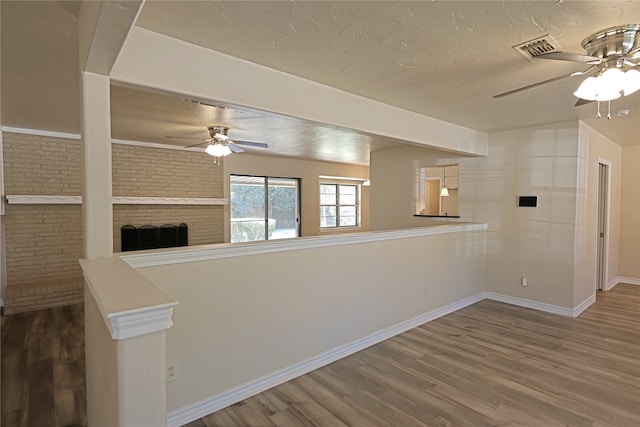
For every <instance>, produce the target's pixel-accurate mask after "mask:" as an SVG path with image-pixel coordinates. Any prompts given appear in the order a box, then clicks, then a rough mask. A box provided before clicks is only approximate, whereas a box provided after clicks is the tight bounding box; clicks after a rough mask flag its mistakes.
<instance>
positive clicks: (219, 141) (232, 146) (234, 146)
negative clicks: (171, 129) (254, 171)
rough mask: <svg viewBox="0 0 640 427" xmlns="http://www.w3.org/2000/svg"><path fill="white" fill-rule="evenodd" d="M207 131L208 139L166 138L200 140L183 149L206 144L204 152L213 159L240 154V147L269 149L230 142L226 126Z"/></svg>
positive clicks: (265, 146)
mask: <svg viewBox="0 0 640 427" xmlns="http://www.w3.org/2000/svg"><path fill="white" fill-rule="evenodd" d="M207 129H208V130H209V135H210V138H192V137H184V136H167V137H166V138H177V139H198V140H201V141H203V142H199V143H197V144H192V145H187V146H186V147H185V148H191V147H198V146H200V145H205V144H207V147H206V148H205V150H204V151H205V152H206V153H207V154H210V155H212V156H214V157H224V156H227V155H229V154H231V153H242V152H244V151H245V150H244V148H242V147H240V145H244V146H246V147H253V148H262V149H267V148H269V145H268V144H266V143H264V142H252V141H236V140H232V139H231V138H229V136H228V135H227V134H228V132H229V128H228V127H226V126H208V127H207Z"/></svg>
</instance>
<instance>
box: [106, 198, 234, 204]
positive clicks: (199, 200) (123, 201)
mask: <svg viewBox="0 0 640 427" xmlns="http://www.w3.org/2000/svg"><path fill="white" fill-rule="evenodd" d="M228 202H229V200H228V199H220V198H209V197H121V196H114V197H113V204H114V205H209V206H215V205H226V204H227V203H228Z"/></svg>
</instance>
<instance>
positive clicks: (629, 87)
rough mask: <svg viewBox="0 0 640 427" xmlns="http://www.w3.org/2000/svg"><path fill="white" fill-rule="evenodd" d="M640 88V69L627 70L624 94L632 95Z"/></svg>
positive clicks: (623, 86)
mask: <svg viewBox="0 0 640 427" xmlns="http://www.w3.org/2000/svg"><path fill="white" fill-rule="evenodd" d="M638 89H640V71H638V70H627V71H626V72H625V73H624V79H623V84H622V91H623V92H624V96H628V95H631V94H632V93H634V92H636V91H637V90H638Z"/></svg>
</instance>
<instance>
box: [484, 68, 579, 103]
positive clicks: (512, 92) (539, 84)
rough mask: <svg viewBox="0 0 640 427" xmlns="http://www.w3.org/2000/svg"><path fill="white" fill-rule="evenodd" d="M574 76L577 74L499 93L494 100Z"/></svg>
mask: <svg viewBox="0 0 640 427" xmlns="http://www.w3.org/2000/svg"><path fill="white" fill-rule="evenodd" d="M573 75H575V73H569V74H563V75H561V76H558V77H554V78H551V79H548V80H543V81H541V82H538V83H533V84H530V85H527V86H523V87H519V88H518V89H513V90H510V91H508V92H504V93H499V94H498V95H493V97H494V98H502V97H503V96H507V95H513V94H514V93H518V92H522V91H524V90H527V89H533V88H534V87H538V86H542V85H546V84H547V83H553V82H557V81H558V80H563V79H566V78H568V77H571V76H573Z"/></svg>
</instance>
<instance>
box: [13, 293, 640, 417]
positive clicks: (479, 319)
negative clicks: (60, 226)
mask: <svg viewBox="0 0 640 427" xmlns="http://www.w3.org/2000/svg"><path fill="white" fill-rule="evenodd" d="M84 399H85V398H84V332H83V312H82V305H75V306H67V307H60V308H55V309H48V310H40V311H36V312H31V313H22V314H16V315H12V316H3V318H2V417H1V418H2V426H3V427H14V426H16V427H22V426H29V427H31V426H36V427H40V426H47V427H48V426H60V427H63V426H65V427H73V426H86V413H85V412H86V408H85V401H84ZM345 425H346V426H356V427H359V426H385V427H386V426H393V427H402V426H473V427H480V426H489V425H491V426H541V427H542V426H544V427H553V426H580V427H582V426H615V427H626V426H629V427H631V426H633V427H638V426H640V286H632V285H618V286H616V287H615V288H614V290H612V291H610V292H607V293H598V302H597V303H596V304H594V305H592V306H591V307H590V308H589V309H588V310H587V311H585V312H584V313H583V314H582V315H581V316H580V317H579V318H577V319H570V318H566V317H560V316H555V315H551V314H545V313H541V312H536V311H533V310H527V309H523V308H519V307H515V306H510V305H507V304H502V303H498V302H494V301H482V302H480V303H477V304H474V305H473V306H470V307H467V308H465V309H463V310H459V311H457V312H455V313H452V314H450V315H448V316H445V317H442V318H440V319H438V320H435V321H433V322H430V323H428V324H426V325H424V326H422V327H419V328H415V329H413V330H411V331H409V332H406V333H404V334H402V335H399V336H397V337H394V338H392V339H390V340H387V341H385V342H383V343H380V344H378V345H375V346H373V347H370V348H369V349H367V350H364V351H361V352H359V353H356V354H354V355H352V356H349V357H347V358H345V359H342V360H340V361H338V362H335V363H333V364H331V365H328V366H325V367H324V368H321V369H318V370H316V371H314V372H311V373H309V374H307V375H304V376H302V377H299V378H297V379H295V380H293V381H290V382H288V383H285V384H282V385H280V386H278V387H275V388H273V389H271V390H268V391H266V392H264V393H261V394H259V395H257V396H254V397H252V398H249V399H246V400H244V401H242V402H240V403H238V404H236V405H233V406H231V407H229V408H226V409H223V410H221V411H219V412H216V413H215V414H212V415H210V416H208V417H205V418H202V419H200V420H197V421H195V422H193V423H190V424H189V427H212V426H225V427H238V426H241V427H254V426H260V427H263V426H264V427H267V426H296V427H297V426H331V427H333V426H345Z"/></svg>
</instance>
